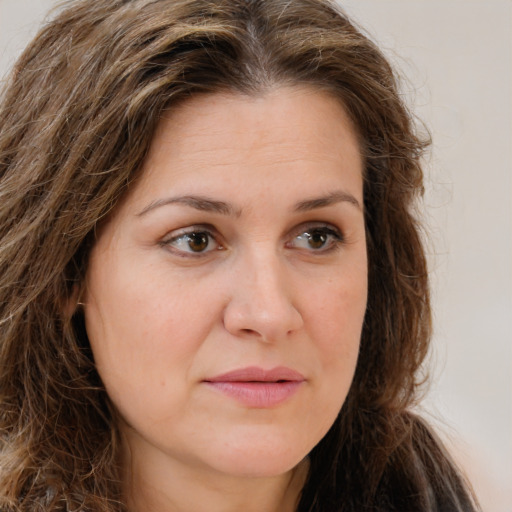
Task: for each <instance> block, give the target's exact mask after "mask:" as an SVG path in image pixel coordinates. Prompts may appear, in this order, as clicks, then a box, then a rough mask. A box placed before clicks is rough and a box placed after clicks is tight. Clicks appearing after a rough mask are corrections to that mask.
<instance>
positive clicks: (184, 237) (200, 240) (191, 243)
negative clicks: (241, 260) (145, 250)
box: [162, 228, 222, 256]
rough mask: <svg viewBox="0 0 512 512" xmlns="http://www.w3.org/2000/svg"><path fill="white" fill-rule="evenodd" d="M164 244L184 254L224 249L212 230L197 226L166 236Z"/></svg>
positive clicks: (197, 253) (198, 253)
mask: <svg viewBox="0 0 512 512" xmlns="http://www.w3.org/2000/svg"><path fill="white" fill-rule="evenodd" d="M171 235H172V234H171ZM162 245H163V246H164V247H167V248H169V249H170V250H172V251H173V252H177V253H178V254H179V253H181V255H184V256H188V255H200V254H204V253H209V252H212V251H215V250H220V249H222V246H221V245H220V244H219V243H218V242H217V241H216V239H215V237H214V236H213V234H212V233H211V232H210V231H207V230H204V229H195V228H194V229H191V230H190V231H181V232H179V233H178V234H175V235H174V236H171V237H170V238H166V239H165V240H164V241H162Z"/></svg>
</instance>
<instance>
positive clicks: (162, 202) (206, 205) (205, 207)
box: [137, 195, 240, 217]
mask: <svg viewBox="0 0 512 512" xmlns="http://www.w3.org/2000/svg"><path fill="white" fill-rule="evenodd" d="M169 204H183V205H185V206H190V207H191V208H195V209H196V210H201V211H204V212H214V213H221V214H222V215H236V216H239V215H240V211H238V210H235V209H234V208H233V207H232V206H231V205H230V204H228V203H226V202H224V201H216V200H215V199H210V198H208V197H204V196H193V195H191V196H179V197H167V198H164V199H158V200H156V201H153V202H152V203H150V204H149V205H148V206H146V207H145V208H144V209H143V210H142V211H141V212H140V213H138V214H137V216H138V217H140V216H142V215H146V213H148V212H150V211H152V210H155V209H156V208H160V207H161V206H166V205H169Z"/></svg>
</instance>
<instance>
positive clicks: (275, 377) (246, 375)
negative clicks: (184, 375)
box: [205, 366, 305, 382]
mask: <svg viewBox="0 0 512 512" xmlns="http://www.w3.org/2000/svg"><path fill="white" fill-rule="evenodd" d="M205 380H206V381H207V382H280V381H281V382H286V381H288V382H289V381H294V382H300V381H303V380H305V379H304V375H302V374H301V373H299V372H298V371H296V370H292V369H291V368H287V367H285V366H278V367H276V368H272V369H270V370H265V369H263V368H259V367H257V366H248V367H247V368H239V369H237V370H233V371H230V372H227V373H223V374H222V375H216V376H215V377H211V378H208V379H205Z"/></svg>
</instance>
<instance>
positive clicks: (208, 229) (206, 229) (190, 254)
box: [159, 224, 224, 258]
mask: <svg viewBox="0 0 512 512" xmlns="http://www.w3.org/2000/svg"><path fill="white" fill-rule="evenodd" d="M193 233H204V234H206V235H207V236H208V237H209V238H211V240H213V241H214V242H215V244H216V247H214V248H212V249H208V250H205V251H200V252H194V251H184V250H182V249H179V248H177V247H173V245H172V242H174V241H176V240H179V239H180V238H181V237H185V236H187V235H191V234H193ZM219 239H220V235H219V234H218V232H217V230H216V229H215V228H214V227H213V226H211V225H210V224H197V225H193V226H187V227H185V228H180V229H176V230H174V231H171V232H169V233H167V234H166V235H165V236H164V237H163V238H162V239H161V240H160V242H159V245H161V246H162V247H164V248H166V249H167V250H169V251H170V252H172V253H173V254H176V255H177V256H180V257H183V258H199V257H204V256H206V255H209V254H210V253H212V252H214V251H218V250H222V249H224V247H223V245H222V243H221V241H220V240H219Z"/></svg>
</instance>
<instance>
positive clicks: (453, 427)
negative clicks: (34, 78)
mask: <svg viewBox="0 0 512 512" xmlns="http://www.w3.org/2000/svg"><path fill="white" fill-rule="evenodd" d="M91 1H94V0H91ZM55 3H56V2H55V1H54V0H0V76H2V77H3V76H5V74H6V73H7V72H8V69H9V68H10V67H11V66H12V64H13V62H14V60H15V58H16V56H17V55H18V54H19V53H20V51H21V50H22V49H23V47H24V46H25V45H26V44H27V42H28V41H29V40H30V38H31V36H33V35H34V34H35V32H36V30H37V28H38V26H39V25H40V23H41V22H42V21H43V19H44V16H45V14H46V13H47V11H48V10H49V9H50V8H51V7H52V6H53V5H55ZM341 4H342V6H343V7H344V9H345V10H346V11H347V12H348V13H349V14H351V15H352V16H353V17H354V19H355V20H356V21H357V22H359V24H360V25H361V26H362V27H364V29H365V30H366V31H367V33H369V34H370V35H371V37H372V38H373V39H374V40H375V41H377V42H378V44H379V45H380V46H381V47H382V48H383V50H384V51H385V52H386V54H387V55H388V56H389V57H390V58H391V60H392V61H393V62H394V63H395V65H396V66H397V68H398V69H399V70H401V73H402V74H403V75H404V76H405V77H406V79H404V80H403V84H402V87H403V91H404V94H405V95H406V96H407V98H408V101H409V102H410V104H411V105H412V107H413V110H414V111H415V112H416V113H417V114H418V116H419V117H420V118H421V119H422V120H423V121H424V122H425V124H426V126H427V127H428V129H429V131H430V132H431V134H432V137H433V142H434V145H433V148H432V151H431V153H430V155H429V156H428V158H427V160H426V166H425V169H426V180H427V183H426V190H427V193H426V198H425V204H424V207H423V215H424V217H425V222H426V226H427V232H428V242H427V243H428V247H429V249H428V252H429V259H430V268H431V274H432V283H433V295H434V297H433V298H434V312H435V318H434V321H435V337H434V344H433V351H432V354H431V358H430V363H429V365H430V373H431V376H432V383H431V386H430V390H429V392H428V395H427V397H426V400H425V402H424V406H423V407H424V409H425V412H426V414H427V415H428V417H429V418H430V420H432V421H434V422H435V423H436V424H437V425H438V428H439V429H440V431H441V433H442V435H443V437H444V438H445V439H446V440H447V442H448V444H449V446H450V447H451V449H452V451H453V452H454V454H455V456H456V457H457V458H458V460H459V461H460V462H461V464H462V465H463V467H464V468H465V470H466V472H467V473H468V474H469V476H470V478H471V480H472V482H473V485H474V487H475V489H476V491H477V494H478V495H479V497H480V500H481V502H482V505H483V509H484V510H485V511H488V512H511V511H512V208H511V202H512V201H511V199H512V180H511V175H512V100H511V97H512V1H510V0H341Z"/></svg>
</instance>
